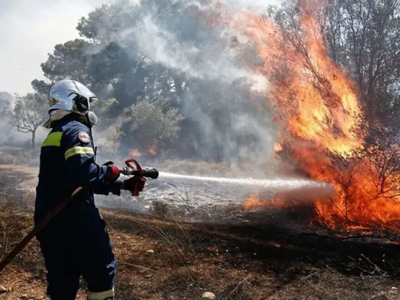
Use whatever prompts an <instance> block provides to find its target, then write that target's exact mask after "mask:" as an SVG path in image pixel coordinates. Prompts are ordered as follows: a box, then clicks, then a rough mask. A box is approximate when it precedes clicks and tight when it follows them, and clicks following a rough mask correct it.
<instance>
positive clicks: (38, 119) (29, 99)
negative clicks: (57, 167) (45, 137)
mask: <svg viewBox="0 0 400 300" xmlns="http://www.w3.org/2000/svg"><path fill="white" fill-rule="evenodd" d="M46 104H47V103H46V98H45V97H43V96H42V95H40V94H38V93H34V94H33V93H31V94H27V95H26V96H19V95H17V96H16V100H15V103H14V105H12V104H10V105H8V106H7V107H6V108H5V109H4V111H3V115H4V117H5V118H6V120H7V121H8V122H9V123H10V125H11V126H13V127H15V128H16V129H17V130H18V131H19V132H22V133H30V134H31V145H32V148H34V147H35V137H36V130H37V129H38V128H39V126H40V125H42V124H43V122H44V120H45V118H46V113H47V105H46Z"/></svg>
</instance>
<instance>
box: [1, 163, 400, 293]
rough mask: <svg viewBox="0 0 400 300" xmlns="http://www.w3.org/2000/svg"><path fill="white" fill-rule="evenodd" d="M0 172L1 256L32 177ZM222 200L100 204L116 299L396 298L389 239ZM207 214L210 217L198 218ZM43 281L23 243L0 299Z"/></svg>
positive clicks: (20, 229)
mask: <svg viewBox="0 0 400 300" xmlns="http://www.w3.org/2000/svg"><path fill="white" fill-rule="evenodd" d="M0 172H1V173H0V174H1V176H0V182H1V183H0V193H1V194H0V255H1V256H2V257H4V255H5V254H6V253H8V252H10V251H11V249H12V247H13V246H14V245H15V244H16V243H17V242H18V241H20V240H21V238H22V237H23V235H24V234H26V233H27V232H28V230H29V229H30V228H31V226H32V220H31V219H32V203H33V194H32V193H30V192H29V191H32V189H31V188H27V187H29V186H30V185H31V183H32V176H33V174H34V172H29V171H28V170H27V169H23V168H10V167H4V166H3V168H2V166H1V165H0ZM34 176H36V175H34ZM17 188H21V190H17ZM154 188H156V187H154ZM149 190H151V189H149ZM192 195H193V197H196V193H195V192H192ZM178 196H179V195H178ZM203 196H204V195H202V196H201V197H203ZM171 197H173V195H171ZM221 197H222V196H221ZM224 197H226V195H225V196H224ZM188 198H189V199H187V200H190V198H191V196H190V195H189V196H188ZM113 199H114V198H113ZM113 199H111V200H113ZM111 200H110V201H111ZM126 201H128V200H126ZM185 201H186V200H185ZM185 201H184V202H183V203H186V202H185ZM231 201H232V202H231V203H230V205H226V206H216V205H214V206H210V205H209V204H207V205H206V206H193V204H192V203H193V201H192V202H190V203H189V204H187V205H186V206H182V207H181V209H179V207H178V206H176V205H171V206H168V205H167V204H168V202H166V201H164V202H163V201H161V202H160V201H156V202H154V201H153V203H150V202H149V203H147V204H145V205H142V206H140V207H141V208H143V209H142V210H141V209H138V210H134V209H131V211H127V210H126V209H124V210H123V208H124V206H122V205H118V206H116V207H114V209H111V208H105V207H104V206H103V209H102V213H103V216H104V218H105V220H106V222H107V224H108V228H109V231H110V234H111V238H112V240H113V244H114V249H115V253H116V256H117V258H118V262H119V268H118V277H117V285H116V290H117V294H118V299H201V296H202V294H203V293H204V292H207V291H209V292H212V293H214V294H215V295H216V299H238V300H240V299H243V300H245V299H246V300H247V299H307V300H308V299H327V300H329V299H399V298H400V292H398V288H400V284H399V283H400V281H399V274H398V270H399V267H400V251H399V245H398V244H397V241H396V239H397V237H396V236H394V235H388V234H385V233H379V232H374V234H372V235H371V234H370V235H369V236H361V235H358V234H352V235H347V236H346V237H343V236H342V237H338V236H337V234H336V233H333V232H329V231H327V230H325V229H324V228H320V227H315V226H314V227H310V226H309V225H308V220H307V222H305V220H303V219H302V218H301V216H304V211H299V212H296V211H284V210H279V209H270V210H264V211H258V212H243V211H241V210H240V208H239V207H240V203H239V202H237V201H236V200H231ZM194 202H196V201H194ZM130 203H131V204H132V203H137V202H135V201H131V202H130ZM235 203H236V204H235ZM136 205H138V204H136ZM146 206H149V207H147V208H145V207H146ZM132 207H135V205H132ZM177 207H178V208H177ZM185 207H186V208H185ZM207 207H208V208H207ZM207 209H208V210H209V212H210V213H209V214H207V213H206V212H207ZM198 211H200V212H198ZM191 213H192V214H194V215H195V216H196V217H195V218H190V217H189V216H190V215H191ZM210 215H211V216H212V215H214V216H218V215H220V218H216V217H208V219H207V216H210ZM165 218H168V219H169V220H167V219H165ZM185 220H186V222H185ZM188 221H190V222H188ZM45 274H46V273H45V269H44V266H43V259H42V257H41V255H40V252H39V249H38V246H37V243H36V241H32V242H31V243H30V244H29V245H28V246H27V247H26V249H25V250H24V251H23V252H22V253H21V254H20V255H18V257H16V258H15V260H14V261H13V262H12V264H11V265H9V266H8V267H7V268H6V269H5V270H4V271H3V272H2V274H0V285H1V286H3V287H4V288H5V289H6V290H7V291H5V292H3V293H1V294H0V299H45V297H44V294H45ZM84 288H85V286H84V283H83V282H82V290H81V291H80V294H79V296H78V298H77V299H85V296H84Z"/></svg>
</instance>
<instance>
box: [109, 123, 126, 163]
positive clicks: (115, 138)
mask: <svg viewBox="0 0 400 300" xmlns="http://www.w3.org/2000/svg"><path fill="white" fill-rule="evenodd" d="M123 136H125V133H124V132H123V131H122V130H121V128H119V127H118V126H112V127H110V128H109V130H107V134H106V138H107V144H108V145H107V146H108V147H109V149H110V150H111V151H110V152H111V154H112V159H113V160H114V161H115V159H116V157H117V154H118V150H119V147H120V145H121V137H123Z"/></svg>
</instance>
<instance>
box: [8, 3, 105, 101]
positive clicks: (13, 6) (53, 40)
mask: <svg viewBox="0 0 400 300" xmlns="http://www.w3.org/2000/svg"><path fill="white" fill-rule="evenodd" d="M107 2H108V1H105V0H0V24H1V26H0V45H1V46H0V70H1V72H0V91H6V92H9V93H11V94H14V93H18V94H25V93H27V92H31V91H32V88H31V85H30V83H31V81H32V80H33V79H43V78H44V77H43V74H42V70H41V68H40V64H41V63H42V62H45V61H46V59H47V56H48V54H49V53H51V52H53V49H54V46H55V45H56V44H60V43H64V42H66V41H68V40H71V39H74V38H77V37H79V35H78V31H77V30H76V26H77V24H78V21H79V19H80V18H81V17H83V16H87V15H88V13H89V12H91V11H92V10H94V9H95V8H96V7H98V6H100V5H101V4H103V3H107Z"/></svg>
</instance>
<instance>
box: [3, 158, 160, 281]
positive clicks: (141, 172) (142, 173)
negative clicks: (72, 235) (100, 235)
mask: <svg viewBox="0 0 400 300" xmlns="http://www.w3.org/2000/svg"><path fill="white" fill-rule="evenodd" d="M131 163H134V164H135V167H134V166H133V165H132V164H131ZM125 165H126V167H124V168H122V169H120V172H121V174H123V175H128V176H132V175H133V176H134V177H135V176H137V177H148V178H152V179H157V178H158V171H157V170H156V169H154V168H153V169H142V167H141V166H140V164H139V163H138V162H137V161H136V160H135V159H128V160H127V161H125ZM143 179H144V180H146V178H143ZM82 190H83V187H82V186H80V187H78V188H77V189H76V190H75V191H74V192H73V193H72V194H71V196H69V197H67V198H65V199H64V200H63V201H61V202H60V203H59V204H58V205H57V206H56V207H55V208H54V209H53V210H52V211H50V212H49V213H48V214H47V215H46V217H45V218H44V219H43V220H42V221H41V222H39V223H38V224H37V225H36V226H35V227H34V228H33V229H32V230H31V231H30V232H29V233H28V234H27V235H26V236H25V237H24V238H23V239H22V241H21V242H20V243H19V244H18V245H16V246H15V247H14V249H13V250H12V251H11V252H10V253H9V254H8V255H7V256H6V257H5V258H4V259H3V260H2V261H1V262H0V273H1V272H2V271H3V270H4V268H5V267H6V266H7V265H8V264H9V263H10V262H11V261H12V260H13V259H14V257H15V256H17V255H18V253H19V252H21V251H22V249H24V248H25V246H26V245H27V244H28V243H29V242H30V241H31V240H32V239H33V238H34V237H35V236H36V235H37V234H38V233H40V232H41V231H42V230H43V228H45V227H46V225H47V224H48V223H49V222H50V221H51V220H52V219H53V218H54V217H55V216H56V215H57V214H58V213H59V212H60V211H62V210H63V209H64V207H66V206H67V205H68V203H70V202H71V201H72V200H74V199H75V198H76V196H77V195H78V194H79V193H80V192H81V191H82ZM138 195H139V191H138V190H137V189H135V190H134V191H133V192H132V196H138Z"/></svg>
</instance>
